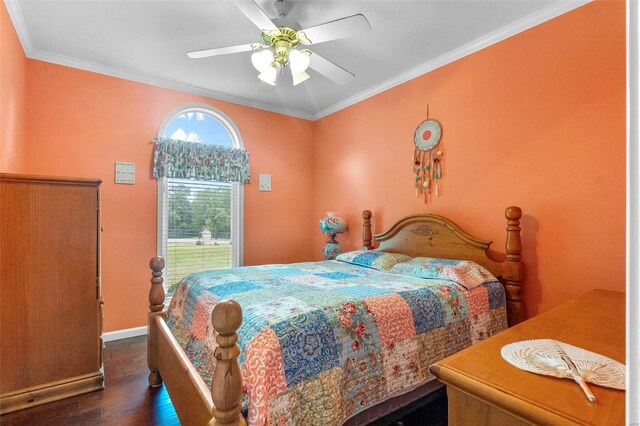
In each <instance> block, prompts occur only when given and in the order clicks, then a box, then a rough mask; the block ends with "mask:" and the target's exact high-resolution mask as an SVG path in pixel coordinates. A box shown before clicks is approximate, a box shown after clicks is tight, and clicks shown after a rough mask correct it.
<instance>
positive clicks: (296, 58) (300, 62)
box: [289, 49, 311, 74]
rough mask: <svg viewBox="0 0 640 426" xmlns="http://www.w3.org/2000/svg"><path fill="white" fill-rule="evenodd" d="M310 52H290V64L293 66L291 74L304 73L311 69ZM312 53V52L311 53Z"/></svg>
mask: <svg viewBox="0 0 640 426" xmlns="http://www.w3.org/2000/svg"><path fill="white" fill-rule="evenodd" d="M307 52H308V51H301V50H295V49H294V50H292V51H291V52H289V63H290V64H291V72H292V73H295V74H298V73H304V72H305V71H306V70H307V68H309V62H310V59H309V54H308V53H307ZM309 53H311V52H309Z"/></svg>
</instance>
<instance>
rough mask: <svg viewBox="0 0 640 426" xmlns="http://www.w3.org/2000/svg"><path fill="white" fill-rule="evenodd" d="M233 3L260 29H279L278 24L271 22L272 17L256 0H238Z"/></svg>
mask: <svg viewBox="0 0 640 426" xmlns="http://www.w3.org/2000/svg"><path fill="white" fill-rule="evenodd" d="M233 4H235V6H236V7H237V8H238V9H240V12H242V13H244V15H245V16H246V17H247V18H249V20H250V21H251V22H253V25H255V26H256V27H258V28H259V29H260V30H262V31H265V30H270V31H278V27H277V26H276V24H274V23H273V22H271V19H269V17H268V16H267V15H266V14H265V13H264V12H263V11H262V9H260V6H258V5H257V4H256V3H255V2H254V1H236V2H234V3H233Z"/></svg>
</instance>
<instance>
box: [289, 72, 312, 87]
mask: <svg viewBox="0 0 640 426" xmlns="http://www.w3.org/2000/svg"><path fill="white" fill-rule="evenodd" d="M291 77H293V85H294V86H297V85H298V84H300V83H302V82H305V81H307V80H308V79H309V77H310V76H309V74H307V73H306V72H304V71H302V72H293V68H291Z"/></svg>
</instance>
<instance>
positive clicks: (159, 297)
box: [147, 257, 165, 388]
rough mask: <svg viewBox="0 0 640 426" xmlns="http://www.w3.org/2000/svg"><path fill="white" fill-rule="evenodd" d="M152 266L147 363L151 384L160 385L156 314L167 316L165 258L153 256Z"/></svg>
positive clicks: (150, 263)
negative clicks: (163, 276)
mask: <svg viewBox="0 0 640 426" xmlns="http://www.w3.org/2000/svg"><path fill="white" fill-rule="evenodd" d="M149 267H150V268H151V271H152V272H151V288H150V289H149V314H148V316H147V328H148V330H147V333H148V335H147V365H148V366H149V385H151V386H152V387H154V388H155V387H158V386H160V385H161V384H162V378H161V377H160V372H158V328H157V327H156V325H155V321H154V318H155V317H156V316H158V315H159V316H161V317H163V318H164V317H165V311H164V286H163V285H162V283H163V282H164V279H163V278H162V270H163V269H164V259H163V258H161V257H152V258H151V260H150V261H149Z"/></svg>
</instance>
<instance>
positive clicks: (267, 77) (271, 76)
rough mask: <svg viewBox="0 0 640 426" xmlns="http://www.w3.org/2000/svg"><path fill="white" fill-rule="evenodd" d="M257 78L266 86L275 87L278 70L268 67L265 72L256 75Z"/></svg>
mask: <svg viewBox="0 0 640 426" xmlns="http://www.w3.org/2000/svg"><path fill="white" fill-rule="evenodd" d="M258 78H259V79H260V80H262V81H264V82H265V83H267V84H270V85H272V86H275V85H276V79H277V78H278V69H277V68H274V67H269V68H268V69H267V70H265V71H262V72H261V73H260V74H259V75H258Z"/></svg>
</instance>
